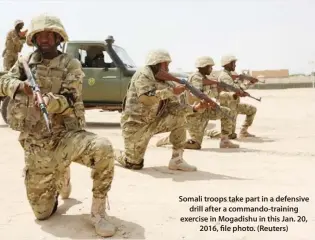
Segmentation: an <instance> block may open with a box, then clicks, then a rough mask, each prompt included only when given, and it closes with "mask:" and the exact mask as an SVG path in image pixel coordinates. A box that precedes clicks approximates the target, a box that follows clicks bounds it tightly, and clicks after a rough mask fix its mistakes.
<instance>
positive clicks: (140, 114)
mask: <svg viewBox="0 0 315 240" xmlns="http://www.w3.org/2000/svg"><path fill="white" fill-rule="evenodd" d="M174 86H175V85H174V84H173V83H171V82H162V81H157V80H156V79H155V77H154V75H153V72H152V70H151V69H150V67H148V66H145V67H143V68H140V69H138V70H137V71H136V73H135V74H134V75H133V77H132V79H131V81H130V86H129V88H128V91H127V95H126V100H125V106H124V113H123V118H124V119H127V121H129V120H130V121H134V122H138V123H145V124H149V123H151V122H153V121H155V119H156V118H157V117H160V116H161V115H162V114H163V113H165V112H168V113H169V114H174V115H185V114H187V113H190V112H193V109H192V107H191V106H190V105H187V104H180V102H179V98H178V96H176V95H174V93H173V87H174Z"/></svg>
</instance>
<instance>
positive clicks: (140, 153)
mask: <svg viewBox="0 0 315 240" xmlns="http://www.w3.org/2000/svg"><path fill="white" fill-rule="evenodd" d="M162 62H171V57H170V55H169V54H168V52H166V51H164V50H155V51H152V52H150V53H149V54H148V56H147V59H146V64H145V66H144V67H142V68H140V69H138V70H137V72H136V73H135V74H134V75H133V77H132V79H131V82H130V86H129V89H128V91H127V95H126V101H125V106H124V111H123V114H122V118H121V127H122V134H123V137H124V143H125V152H121V156H120V158H119V159H118V161H119V162H120V163H121V164H122V165H123V166H124V167H126V168H129V169H142V168H143V163H144V155H145V151H146V149H147V145H148V143H149V141H150V139H151V137H152V136H153V135H155V134H158V133H163V132H171V133H170V142H171V143H172V145H173V153H172V157H171V160H170V162H169V166H168V167H169V169H171V170H183V171H196V167H195V166H191V165H189V164H187V163H186V162H185V161H184V159H183V152H184V150H183V149H184V144H185V140H186V131H185V128H184V126H185V115H186V114H187V113H189V112H192V111H193V108H192V107H191V106H188V105H180V103H179V102H178V98H177V97H176V96H175V95H174V93H173V88H172V87H173V86H174V85H173V84H172V85H171V84H170V82H164V81H157V80H156V79H155V76H154V73H153V71H152V70H151V68H150V65H156V64H158V63H162Z"/></svg>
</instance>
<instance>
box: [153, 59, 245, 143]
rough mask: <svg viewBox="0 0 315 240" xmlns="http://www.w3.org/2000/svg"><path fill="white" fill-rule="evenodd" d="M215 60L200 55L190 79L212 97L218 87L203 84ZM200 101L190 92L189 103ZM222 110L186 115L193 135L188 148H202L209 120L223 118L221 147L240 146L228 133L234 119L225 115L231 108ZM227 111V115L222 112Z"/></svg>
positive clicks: (208, 110) (189, 129) (188, 141)
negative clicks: (230, 138)
mask: <svg viewBox="0 0 315 240" xmlns="http://www.w3.org/2000/svg"><path fill="white" fill-rule="evenodd" d="M213 66H214V61H213V59H212V58H210V57H206V56H203V57H199V58H198V59H197V60H196V62H195V67H196V68H197V69H198V70H197V71H196V72H194V73H193V74H191V75H190V76H189V78H188V81H189V82H190V83H191V84H192V85H193V86H194V87H195V88H197V89H199V90H200V91H202V92H204V93H206V94H207V95H208V96H209V97H210V98H217V97H218V96H219V91H218V89H217V88H216V87H213V86H211V87H210V86H209V85H208V86H205V85H203V79H205V78H207V76H208V75H210V74H211V72H212V67H213ZM196 101H197V102H198V101H199V99H197V98H195V97H193V96H192V95H191V94H188V103H189V104H192V103H193V102H196ZM220 109H221V111H220V112H219V111H216V110H215V109H211V108H207V109H206V110H205V111H203V112H197V113H191V114H188V115H187V116H186V127H187V130H188V132H189V135H190V136H191V139H189V140H187V142H186V144H185V148H187V149H201V145H202V141H203V136H204V133H205V129H206V127H207V125H208V122H209V120H217V119H220V120H221V141H220V145H219V146H220V148H239V145H238V144H234V143H232V142H231V141H230V140H229V138H228V135H229V134H231V133H232V120H231V119H229V118H227V117H226V116H225V115H228V116H229V115H230V109H229V108H227V107H220ZM222 112H223V113H225V115H223V114H222ZM166 142H167V140H165V139H162V140H160V141H159V142H158V143H157V146H161V145H163V143H166Z"/></svg>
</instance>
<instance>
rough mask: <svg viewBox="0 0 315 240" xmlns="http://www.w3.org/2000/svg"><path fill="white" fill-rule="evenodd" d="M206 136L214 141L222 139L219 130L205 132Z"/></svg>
mask: <svg viewBox="0 0 315 240" xmlns="http://www.w3.org/2000/svg"><path fill="white" fill-rule="evenodd" d="M204 136H207V137H209V138H212V139H219V138H221V132H220V131H218V130H214V129H211V130H207V131H205V134H204Z"/></svg>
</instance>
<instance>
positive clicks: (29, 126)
mask: <svg viewBox="0 0 315 240" xmlns="http://www.w3.org/2000/svg"><path fill="white" fill-rule="evenodd" d="M66 41H68V35H67V33H66V31H65V29H64V27H63V25H62V23H61V22H60V19H58V18H57V17H54V16H49V15H40V16H38V17H36V18H34V19H32V21H31V25H30V28H29V32H28V34H27V36H26V42H27V45H29V46H34V47H36V48H37V49H36V51H34V52H33V53H31V54H30V56H28V57H26V58H23V59H24V60H25V61H27V62H28V64H29V66H30V69H31V70H32V71H33V72H34V75H35V77H36V81H37V83H38V85H39V87H40V89H41V91H42V96H43V100H44V102H45V104H46V106H47V110H48V113H49V118H50V119H51V122H52V133H51V134H50V133H49V132H47V130H46V128H45V121H44V119H43V117H42V115H41V113H40V110H39V108H38V103H37V102H38V101H37V99H36V98H35V101H34V100H33V95H32V90H31V88H30V85H29V83H28V81H27V80H26V75H25V70H24V68H23V65H22V62H21V61H22V57H21V58H19V59H18V61H17V62H16V63H15V64H14V66H13V67H12V68H11V69H10V71H9V72H8V73H7V74H5V75H4V76H2V78H1V80H0V96H9V97H10V98H11V101H10V103H9V111H8V114H9V115H8V122H9V125H10V127H11V128H12V129H13V130H16V131H19V132H20V136H19V141H20V143H21V145H22V147H23V149H24V154H25V163H26V172H25V186H26V193H27V198H28V201H29V203H30V205H31V207H32V210H33V212H34V215H35V217H36V218H37V219H38V220H46V219H48V218H49V217H50V216H51V215H52V214H54V213H55V212H56V210H57V207H58V195H59V194H63V195H64V197H68V196H69V191H70V189H69V184H68V182H69V179H70V176H69V174H70V172H69V168H70V164H71V162H77V163H80V164H82V165H85V166H87V167H90V168H91V169H92V174H91V177H92V179H93V189H92V192H93V199H92V208H91V222H92V224H93V225H94V227H95V231H96V233H97V234H98V235H100V236H103V237H108V236H113V235H114V234H115V231H116V228H115V226H114V225H112V224H111V223H109V222H108V221H107V220H106V219H105V214H106V213H105V200H106V197H107V194H108V191H109V190H110V188H111V183H112V180H113V175H114V150H113V147H112V145H111V143H110V141H109V140H107V139H106V138H102V137H99V136H98V135H96V134H94V133H91V132H87V131H85V130H84V126H85V112H84V105H83V102H82V81H83V77H84V73H83V71H82V67H81V64H80V62H79V61H78V60H76V59H75V58H73V57H71V56H70V55H68V54H66V53H61V52H59V51H58V50H57V47H58V46H59V44H60V43H61V42H66ZM64 188H66V189H65V190H64ZM63 190H64V191H63ZM65 194H66V195H65Z"/></svg>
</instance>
